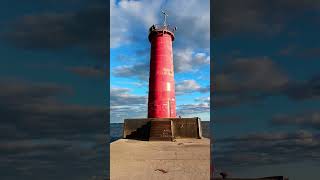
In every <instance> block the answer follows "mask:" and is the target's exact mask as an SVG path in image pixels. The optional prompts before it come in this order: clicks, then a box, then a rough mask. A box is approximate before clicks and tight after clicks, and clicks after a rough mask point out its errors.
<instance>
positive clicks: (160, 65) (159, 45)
mask: <svg viewBox="0 0 320 180" xmlns="http://www.w3.org/2000/svg"><path fill="white" fill-rule="evenodd" d="M162 13H163V14H164V23H163V25H152V26H151V27H150V29H149V41H150V43H151V53H150V77H149V98H148V118H175V117H176V99H175V83H174V68H173V55H172V42H173V41H174V31H175V30H176V27H175V28H171V27H170V26H169V25H167V23H166V17H167V14H166V13H165V12H162Z"/></svg>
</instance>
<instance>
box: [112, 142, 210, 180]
mask: <svg viewBox="0 0 320 180" xmlns="http://www.w3.org/2000/svg"><path fill="white" fill-rule="evenodd" d="M110 178H111V180H158V179H159V180H176V179H178V180H194V179H197V180H209V179H210V140H209V139H207V138H202V139H176V140H175V141H173V142H164V141H139V140H132V139H120V140H117V141H115V142H113V143H111V144H110Z"/></svg>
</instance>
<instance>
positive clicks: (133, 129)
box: [123, 117, 202, 139]
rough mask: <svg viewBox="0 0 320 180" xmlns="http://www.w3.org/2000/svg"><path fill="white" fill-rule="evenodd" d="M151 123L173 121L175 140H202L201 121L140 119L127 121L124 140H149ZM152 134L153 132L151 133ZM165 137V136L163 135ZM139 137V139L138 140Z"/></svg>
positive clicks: (124, 128) (125, 121)
mask: <svg viewBox="0 0 320 180" xmlns="http://www.w3.org/2000/svg"><path fill="white" fill-rule="evenodd" d="M151 121H171V122H172V127H171V128H172V135H173V138H201V137H202V131H201V120H200V118H198V117H194V118H139V119H125V120H124V127H123V138H127V139H149V137H148V136H149V134H148V133H149V132H150V128H151V125H150V122H151ZM151 134H152V131H151ZM163 136H165V134H164V135H163ZM136 137H137V138H136Z"/></svg>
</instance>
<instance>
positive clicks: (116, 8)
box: [110, 0, 210, 123]
mask: <svg viewBox="0 0 320 180" xmlns="http://www.w3.org/2000/svg"><path fill="white" fill-rule="evenodd" d="M110 6H111V9H110V10H111V11H110V13H111V17H110V18H111V19H110V33H111V34H110V46H111V49H110V86H111V94H110V96H111V97H110V98H111V123H115V122H123V119H125V118H134V117H142V118H144V117H146V116H147V99H146V97H147V95H148V75H149V61H150V55H149V53H150V44H149V41H148V30H149V27H150V26H151V25H152V24H162V23H163V16H162V14H161V9H164V10H166V11H167V13H168V14H169V17H168V20H167V22H168V23H169V24H170V25H172V26H177V28H178V30H177V31H176V33H175V41H174V43H173V56H174V58H173V59H174V60H173V61H174V67H175V81H176V103H177V112H178V116H179V115H181V116H182V117H195V116H197V117H200V118H201V119H202V120H204V121H209V120H210V117H209V116H210V109H209V108H210V106H209V101H210V88H209V85H210V28H209V26H210V17H209V16H210V9H209V1H208V0H203V1H190V2H188V3H183V4H181V3H180V2H179V1H111V2H110ZM191 10H192V11H191ZM191 12H192V13H191ZM137 107H139V108H137Z"/></svg>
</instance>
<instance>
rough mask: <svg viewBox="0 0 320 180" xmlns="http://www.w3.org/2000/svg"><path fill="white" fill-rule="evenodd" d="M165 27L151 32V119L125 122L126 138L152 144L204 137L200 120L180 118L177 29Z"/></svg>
mask: <svg viewBox="0 0 320 180" xmlns="http://www.w3.org/2000/svg"><path fill="white" fill-rule="evenodd" d="M162 14H163V16H164V21H163V24H157V25H155V24H154V25H152V26H151V27H150V29H149V36H148V38H149V42H150V44H151V52H150V77H149V94H148V96H149V97H148V117H147V118H138V119H125V120H124V126H123V129H124V130H123V137H124V138H127V139H140V140H149V141H172V140H174V139H177V138H197V139H201V138H202V131H201V119H200V118H199V117H190V118H186V117H184V118H181V117H179V118H177V117H176V116H177V115H176V97H175V83H174V67H173V52H172V42H173V41H174V39H175V36H174V32H175V31H176V29H177V28H176V27H171V26H169V25H168V24H167V16H168V15H167V13H165V12H164V11H162Z"/></svg>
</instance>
